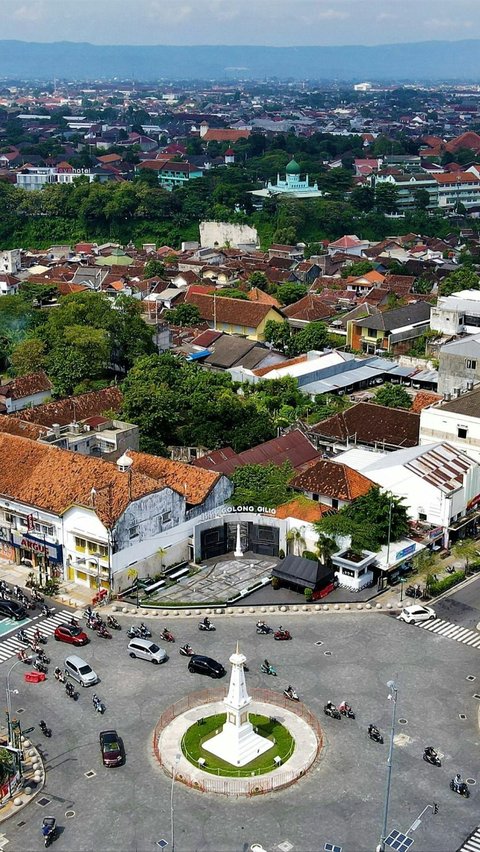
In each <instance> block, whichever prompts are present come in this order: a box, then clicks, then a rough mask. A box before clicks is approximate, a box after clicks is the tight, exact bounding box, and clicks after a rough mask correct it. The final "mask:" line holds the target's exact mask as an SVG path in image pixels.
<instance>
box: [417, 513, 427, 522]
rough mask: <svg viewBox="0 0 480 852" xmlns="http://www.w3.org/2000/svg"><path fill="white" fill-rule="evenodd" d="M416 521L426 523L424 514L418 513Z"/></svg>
mask: <svg viewBox="0 0 480 852" xmlns="http://www.w3.org/2000/svg"><path fill="white" fill-rule="evenodd" d="M418 520H419V521H426V520H427V516H426V514H425V512H419V513H418Z"/></svg>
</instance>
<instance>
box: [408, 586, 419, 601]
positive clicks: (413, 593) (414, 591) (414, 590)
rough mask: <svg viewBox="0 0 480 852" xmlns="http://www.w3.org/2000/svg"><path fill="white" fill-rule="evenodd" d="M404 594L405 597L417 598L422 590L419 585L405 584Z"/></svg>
mask: <svg viewBox="0 0 480 852" xmlns="http://www.w3.org/2000/svg"><path fill="white" fill-rule="evenodd" d="M405 595H406V597H407V598H419V597H421V595H422V590H421V589H420V586H407V588H406V589H405Z"/></svg>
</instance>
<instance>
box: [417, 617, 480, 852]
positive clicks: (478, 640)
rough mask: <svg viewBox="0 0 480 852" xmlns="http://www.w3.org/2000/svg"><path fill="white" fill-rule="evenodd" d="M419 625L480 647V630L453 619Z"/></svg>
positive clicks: (463, 642) (437, 619) (435, 619)
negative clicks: (472, 628)
mask: <svg viewBox="0 0 480 852" xmlns="http://www.w3.org/2000/svg"><path fill="white" fill-rule="evenodd" d="M417 627H421V628H422V630H428V632H429V633H435V634H436V635H437V636H445V637H446V638H447V639H455V642H462V644H463V645H469V646H470V647H471V648H479V647H480V632H479V631H478V630H470V628H469V627H461V626H460V625H458V624H452V622H451V621H443V620H442V619H441V618H434V619H433V620H432V621H424V622H422V623H421V624H417ZM479 852H480V847H479Z"/></svg>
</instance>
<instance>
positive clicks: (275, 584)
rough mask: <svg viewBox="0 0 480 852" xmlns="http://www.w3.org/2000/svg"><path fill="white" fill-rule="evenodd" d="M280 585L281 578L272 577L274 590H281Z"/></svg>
mask: <svg viewBox="0 0 480 852" xmlns="http://www.w3.org/2000/svg"><path fill="white" fill-rule="evenodd" d="M280 585H281V584H280V580H279V578H278V577H272V589H279V588H280Z"/></svg>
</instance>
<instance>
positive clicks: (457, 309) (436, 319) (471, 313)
mask: <svg viewBox="0 0 480 852" xmlns="http://www.w3.org/2000/svg"><path fill="white" fill-rule="evenodd" d="M430 326H431V328H433V329H435V331H441V332H443V334H448V335H452V336H453V335H456V334H465V333H466V334H479V330H480V291H479V290H461V291H460V292H458V293H453V294H452V295H451V296H440V297H439V299H438V300H437V304H436V305H433V306H432V312H431V314H430Z"/></svg>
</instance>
